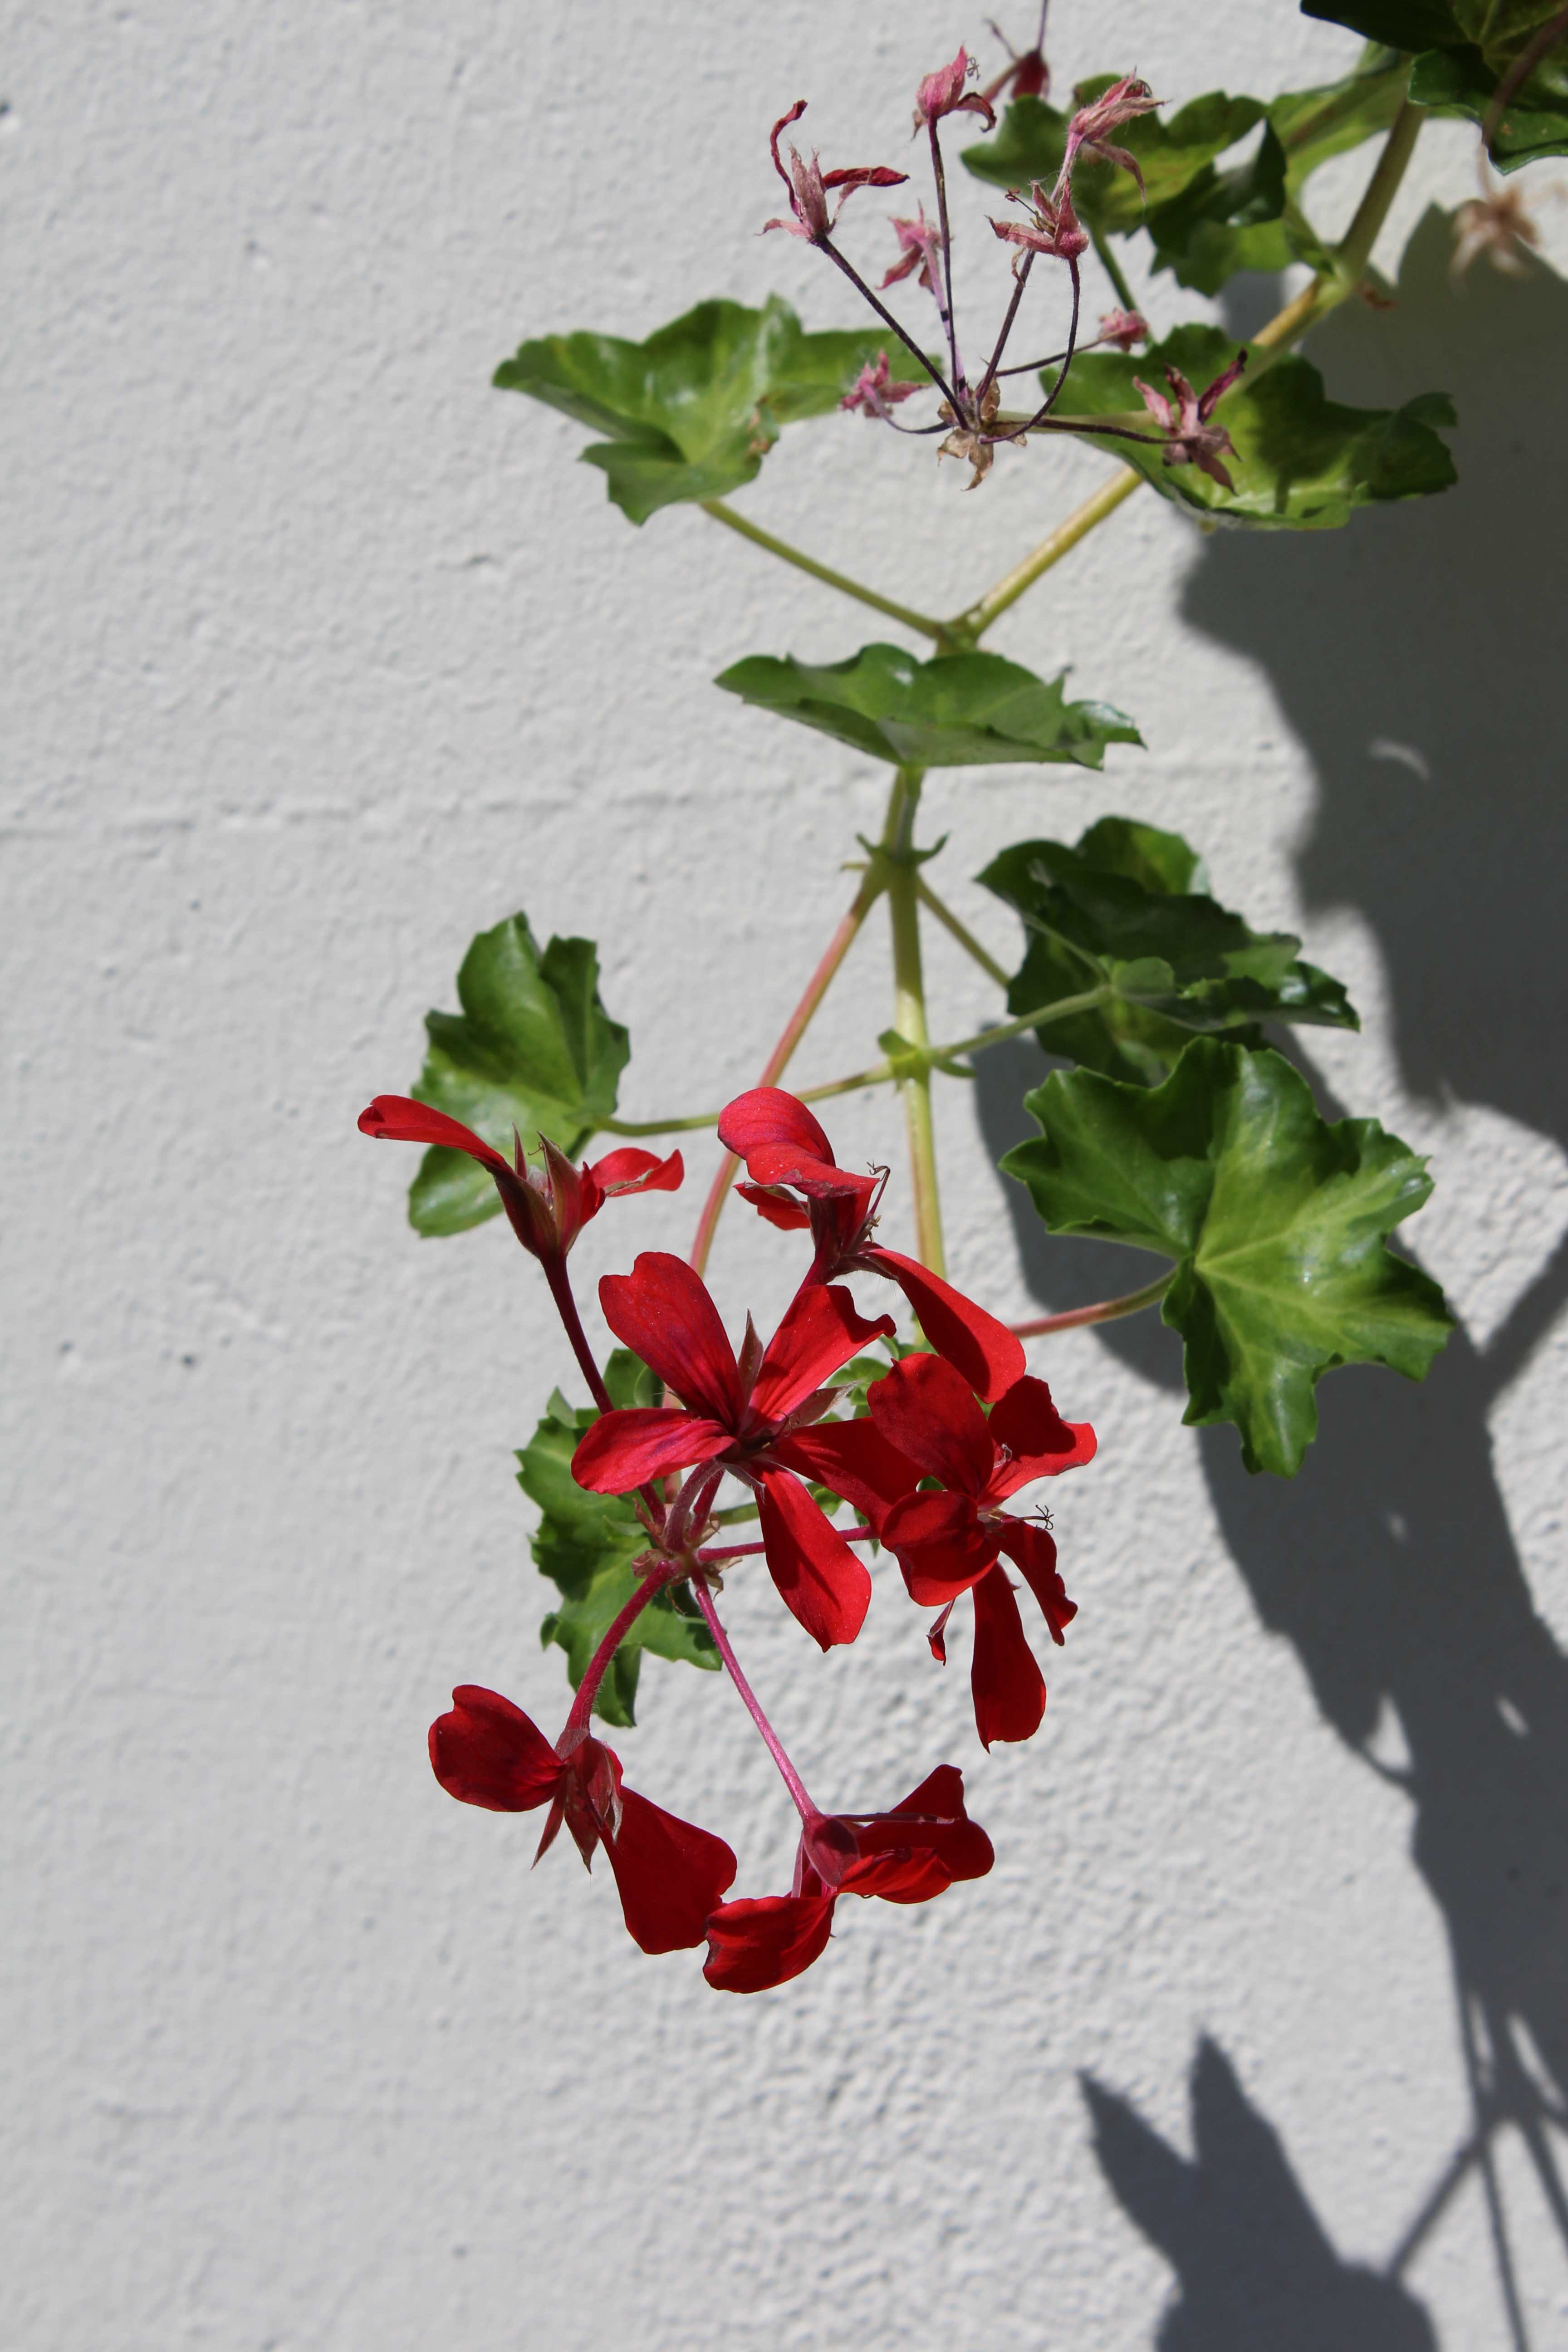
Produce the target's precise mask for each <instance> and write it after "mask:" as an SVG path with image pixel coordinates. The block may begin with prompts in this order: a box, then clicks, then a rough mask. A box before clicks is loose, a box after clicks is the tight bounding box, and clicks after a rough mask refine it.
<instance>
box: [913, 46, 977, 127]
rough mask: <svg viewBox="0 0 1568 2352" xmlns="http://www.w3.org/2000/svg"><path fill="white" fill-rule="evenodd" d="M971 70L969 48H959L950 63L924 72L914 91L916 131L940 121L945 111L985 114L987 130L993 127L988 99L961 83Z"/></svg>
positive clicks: (946, 112) (964, 82)
mask: <svg viewBox="0 0 1568 2352" xmlns="http://www.w3.org/2000/svg"><path fill="white" fill-rule="evenodd" d="M973 71H974V68H973V64H972V63H971V61H970V58H969V52H968V51H967V49H960V51H959V53H958V55H957V56H956V57H955V58H954V59H953V60H952V64H951V65H950V66H939V67H938V68H937V70H936V72H935V73H929V74H927V76H926V78H925V79H924V81H922V82H921V86H920V89H918V91H917V92H916V93H915V129H916V130H917V131H923V130H925V128H926V127H927V125H928V124H929V123H932V122H940V121H942V116H943V115H944V114H980V115H984V118H985V128H986V129H987V131H994V129H995V128H996V110H995V109H994V106H993V105H992V103H991V100H989V99H988V98H987V97H985V96H984V93H983V92H982V91H980V90H977V89H965V87H964V85H965V84H966V82H967V81H968V79H969V77H970V75H971V74H972V73H973Z"/></svg>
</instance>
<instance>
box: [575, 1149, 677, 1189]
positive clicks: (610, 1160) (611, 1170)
mask: <svg viewBox="0 0 1568 2352" xmlns="http://www.w3.org/2000/svg"><path fill="white" fill-rule="evenodd" d="M585 1173H586V1174H588V1175H590V1176H592V1178H593V1179H594V1181H595V1183H596V1184H597V1186H598V1187H599V1190H600V1192H679V1189H680V1186H681V1183H682V1181H684V1178H685V1175H686V1162H685V1161H684V1160H682V1158H681V1156H680V1154H679V1151H672V1152H671V1153H670V1155H669V1157H668V1160H660V1159H659V1157H658V1154H657V1152H652V1151H633V1150H626V1151H606V1152H605V1157H604V1158H603V1160H595V1162H594V1164H593V1166H592V1167H591V1168H589V1169H588V1170H586V1171H585Z"/></svg>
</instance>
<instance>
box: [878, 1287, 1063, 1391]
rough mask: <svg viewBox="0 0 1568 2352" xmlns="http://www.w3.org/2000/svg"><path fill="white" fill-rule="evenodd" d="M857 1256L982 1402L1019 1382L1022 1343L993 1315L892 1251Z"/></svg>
mask: <svg viewBox="0 0 1568 2352" xmlns="http://www.w3.org/2000/svg"><path fill="white" fill-rule="evenodd" d="M863 1255H864V1257H865V1261H866V1264H867V1265H871V1266H875V1267H876V1268H877V1269H878V1271H879V1273H882V1274H885V1275H888V1276H889V1277H890V1278H891V1280H893V1281H894V1282H896V1283H897V1284H898V1286H899V1287H900V1290H901V1291H902V1292H903V1294H904V1297H906V1298H907V1299H908V1300H909V1302H910V1306H911V1307H913V1308H914V1310H915V1313H916V1314H917V1315H918V1316H919V1317H920V1319H921V1330H922V1331H923V1332H924V1333H925V1335H926V1338H927V1339H929V1340H930V1341H931V1346H932V1347H933V1348H934V1349H936V1351H937V1353H938V1355H940V1356H945V1357H946V1359H947V1360H948V1362H949V1363H950V1364H952V1365H953V1366H955V1367H956V1369H957V1370H959V1371H961V1372H962V1373H963V1377H964V1379H965V1380H966V1381H968V1382H969V1385H970V1387H971V1388H972V1389H973V1391H974V1392H975V1394H976V1395H977V1396H982V1397H984V1400H985V1402H986V1403H987V1404H994V1403H995V1402H996V1400H997V1398H998V1397H1000V1396H1005V1394H1006V1392H1007V1391H1008V1390H1009V1389H1010V1388H1011V1387H1012V1385H1013V1383H1014V1381H1017V1380H1021V1379H1022V1378H1023V1373H1024V1348H1023V1342H1022V1341H1021V1340H1020V1339H1017V1338H1016V1335H1015V1334H1014V1333H1013V1332H1011V1331H1009V1330H1008V1328H1007V1326H1006V1325H1005V1323H998V1321H997V1320H996V1318H995V1317H994V1315H987V1313H986V1312H985V1309H984V1307H976V1305H975V1304H974V1301H973V1298H965V1297H964V1296H963V1292H962V1291H960V1290H954V1289H953V1288H952V1285H951V1284H950V1283H946V1282H942V1281H941V1280H939V1278H938V1277H937V1276H935V1275H934V1274H931V1273H929V1272H928V1271H927V1269H926V1268H925V1267H924V1266H923V1265H917V1264H916V1263H915V1260H914V1259H913V1258H912V1257H901V1256H900V1255H899V1253H898V1251H897V1250H888V1249H868V1250H867V1251H865V1252H864V1253H863Z"/></svg>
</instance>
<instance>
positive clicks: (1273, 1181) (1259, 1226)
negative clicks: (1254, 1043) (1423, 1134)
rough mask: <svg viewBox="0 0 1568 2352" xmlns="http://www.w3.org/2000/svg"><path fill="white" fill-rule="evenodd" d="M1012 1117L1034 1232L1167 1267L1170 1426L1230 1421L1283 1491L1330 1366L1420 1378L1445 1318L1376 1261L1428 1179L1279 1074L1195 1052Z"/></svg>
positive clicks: (1244, 1059)
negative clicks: (1176, 1369)
mask: <svg viewBox="0 0 1568 2352" xmlns="http://www.w3.org/2000/svg"><path fill="white" fill-rule="evenodd" d="M1026 1104H1027V1108H1028V1109H1029V1111H1030V1112H1031V1113H1032V1114H1033V1116H1034V1117H1035V1118H1037V1120H1038V1121H1039V1124H1040V1126H1041V1128H1042V1129H1043V1130H1044V1132H1043V1134H1042V1135H1041V1136H1040V1137H1039V1138H1038V1139H1037V1140H1035V1141H1033V1142H1029V1143H1021V1144H1019V1145H1017V1146H1016V1148H1015V1150H1012V1151H1009V1152H1008V1153H1007V1154H1006V1156H1005V1159H1004V1160H1003V1161H1002V1165H1003V1167H1004V1169H1005V1171H1007V1173H1008V1174H1009V1175H1012V1176H1016V1177H1017V1178H1018V1179H1019V1181H1021V1182H1022V1183H1024V1184H1026V1186H1027V1187H1028V1191H1029V1194H1030V1197H1031V1199H1032V1200H1033V1202H1034V1203H1035V1206H1036V1208H1037V1210H1038V1212H1039V1213H1040V1215H1041V1217H1042V1218H1043V1219H1044V1221H1045V1223H1046V1224H1047V1226H1048V1227H1049V1229H1050V1230H1051V1232H1052V1233H1054V1234H1085V1235H1090V1236H1092V1237H1094V1238H1095V1239H1097V1240H1100V1241H1111V1242H1123V1243H1126V1244H1129V1245H1130V1246H1131V1248H1134V1249H1143V1250H1151V1251H1153V1252H1155V1253H1156V1254H1157V1255H1160V1256H1163V1257H1166V1258H1170V1259H1172V1260H1173V1261H1174V1264H1175V1268H1176V1273H1175V1279H1174V1280H1173V1283H1172V1285H1171V1287H1170V1289H1169V1290H1168V1291H1167V1292H1166V1294H1165V1298H1164V1303H1163V1309H1162V1312H1163V1316H1164V1319H1165V1321H1166V1322H1167V1323H1169V1324H1171V1325H1173V1327H1174V1328H1175V1329H1176V1330H1178V1331H1179V1332H1180V1333H1181V1335H1182V1338H1183V1340H1184V1368H1185V1371H1186V1380H1187V1389H1188V1394H1189V1399H1190V1402H1189V1403H1188V1406H1187V1412H1186V1416H1185V1418H1186V1420H1187V1421H1188V1422H1189V1423H1210V1422H1221V1421H1230V1422H1234V1423H1236V1425H1237V1429H1238V1430H1239V1431H1240V1433H1241V1445H1242V1456H1243V1459H1244V1461H1245V1462H1246V1464H1247V1468H1248V1469H1249V1470H1254V1471H1257V1470H1268V1471H1272V1472H1274V1473H1275V1474H1276V1475H1279V1476H1281V1477H1291V1476H1293V1475H1294V1474H1295V1473H1296V1471H1297V1470H1298V1469H1299V1468H1300V1465H1301V1460H1302V1457H1303V1455H1304V1454H1305V1453H1306V1450H1307V1447H1308V1446H1309V1445H1310V1444H1311V1442H1312V1439H1313V1438H1314V1436H1315V1435H1316V1434H1317V1425H1318V1408H1317V1399H1316V1396H1315V1394H1314V1390H1315V1387H1316V1384H1317V1382H1318V1381H1319V1380H1320V1379H1321V1376H1322V1374H1323V1373H1324V1372H1326V1371H1330V1370H1332V1369H1333V1368H1334V1367H1335V1366H1336V1365H1339V1364H1360V1363H1379V1364H1386V1365H1388V1366H1389V1367H1390V1368H1391V1369H1392V1370H1394V1371H1397V1372H1403V1373H1404V1374H1405V1377H1406V1378H1407V1379H1410V1380H1422V1379H1424V1378H1425V1377H1426V1372H1427V1371H1428V1370H1430V1368H1431V1364H1432V1360H1433V1358H1434V1357H1435V1356H1436V1353H1437V1351H1438V1349H1440V1348H1441V1347H1442V1346H1443V1344H1444V1342H1445V1340H1446V1339H1447V1335H1448V1332H1449V1330H1450V1328H1452V1325H1451V1318H1450V1317H1449V1315H1448V1313H1447V1308H1446V1307H1445V1306H1444V1304H1443V1295H1442V1292H1441V1291H1440V1290H1439V1289H1438V1287H1437V1286H1436V1283H1435V1282H1433V1281H1432V1280H1431V1278H1430V1276H1427V1275H1425V1274H1423V1273H1422V1272H1421V1271H1420V1269H1419V1268H1418V1267H1416V1266H1414V1265H1410V1264H1408V1263H1407V1262H1406V1261H1405V1259H1403V1258H1397V1257H1394V1255H1392V1254H1391V1252H1390V1251H1389V1250H1388V1249H1387V1248H1386V1247H1385V1245H1384V1242H1385V1236H1386V1235H1387V1234H1390V1233H1391V1232H1392V1231H1393V1229H1394V1226H1395V1225H1397V1224H1398V1223H1401V1221H1402V1220H1403V1219H1404V1218H1405V1217H1408V1216H1409V1215H1411V1214H1412V1213H1413V1212H1414V1211H1415V1210H1416V1209H1418V1208H1420V1206H1421V1204H1422V1202H1424V1201H1425V1200H1426V1196H1427V1194H1428V1192H1430V1190H1431V1182H1430V1179H1429V1178H1428V1177H1427V1175H1426V1162H1425V1161H1424V1160H1420V1159H1418V1158H1417V1157H1416V1156H1415V1153H1413V1152H1412V1151H1410V1150H1408V1149H1407V1147H1406V1146H1405V1144H1403V1143H1401V1142H1400V1141H1399V1140H1398V1139H1397V1138H1395V1137H1394V1136H1392V1135H1387V1134H1385V1133H1384V1130H1383V1129H1382V1128H1381V1127H1380V1126H1379V1125H1378V1124H1377V1122H1376V1120H1375V1119H1364V1118H1362V1119H1357V1118H1347V1119H1342V1120H1341V1121H1340V1122H1339V1123H1338V1125H1336V1126H1330V1125H1329V1123H1328V1122H1327V1121H1326V1120H1325V1119H1323V1118H1321V1117H1320V1115H1319V1112H1318V1109H1317V1106H1316V1105H1315V1104H1314V1102H1313V1100H1312V1095H1311V1089H1310V1087H1308V1085H1307V1082H1306V1080H1305V1079H1304V1078H1303V1077H1302V1076H1300V1072H1299V1071H1297V1070H1295V1069H1293V1068H1292V1067H1291V1066H1290V1064H1289V1062H1287V1061H1286V1060H1285V1059H1284V1058H1283V1056H1282V1055H1279V1054H1276V1053H1273V1052H1270V1051H1265V1052H1262V1053H1248V1052H1247V1051H1246V1050H1245V1049H1244V1048H1243V1047H1242V1046H1239V1045H1224V1044H1221V1043H1220V1042H1219V1040H1218V1039H1216V1038H1212V1037H1202V1038H1198V1039H1195V1040H1194V1043H1193V1044H1192V1045H1189V1046H1188V1047H1187V1049H1186V1052H1185V1053H1184V1055H1183V1056H1182V1058H1181V1060H1180V1062H1178V1064H1177V1065H1176V1067H1175V1069H1174V1070H1173V1072H1172V1074H1171V1076H1169V1077H1168V1078H1167V1079H1166V1080H1165V1082H1164V1084H1163V1086H1161V1087H1152V1088H1147V1087H1131V1086H1121V1085H1118V1084H1117V1083H1116V1082H1115V1081H1114V1080H1113V1079H1110V1078H1104V1077H1100V1076H1098V1075H1097V1074H1096V1073H1094V1072H1092V1071H1089V1070H1073V1071H1070V1072H1065V1073H1058V1074H1056V1075H1055V1076H1051V1077H1049V1078H1047V1080H1046V1082H1045V1084H1044V1086H1042V1087H1037V1089H1036V1091H1035V1092H1034V1093H1033V1094H1031V1095H1029V1096H1028V1097H1026Z"/></svg>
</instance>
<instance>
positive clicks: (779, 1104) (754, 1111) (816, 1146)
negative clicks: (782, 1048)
mask: <svg viewBox="0 0 1568 2352" xmlns="http://www.w3.org/2000/svg"><path fill="white" fill-rule="evenodd" d="M719 1140H720V1142H721V1143H722V1144H724V1145H726V1146H727V1147H728V1149H729V1150H731V1151H733V1152H735V1153H736V1154H738V1156H739V1157H740V1158H741V1159H742V1160H744V1161H745V1163H746V1173H747V1175H748V1176H750V1177H751V1178H752V1181H753V1182H754V1183H757V1184H794V1185H795V1186H797V1187H798V1189H799V1190H800V1191H801V1192H809V1193H811V1194H813V1195H815V1196H818V1197H820V1196H823V1195H826V1196H828V1197H832V1196H835V1195H837V1194H839V1193H853V1194H855V1195H857V1196H858V1197H861V1198H868V1197H869V1195H870V1194H871V1193H872V1192H875V1191H876V1189H877V1180H876V1178H875V1177H873V1176H853V1175H851V1174H850V1173H849V1171H847V1169H844V1168H840V1167H839V1166H838V1164H837V1161H836V1160H835V1159H834V1157H833V1146H832V1145H831V1143H829V1141H828V1140H827V1138H826V1135H825V1134H824V1132H823V1130H822V1129H821V1128H820V1127H819V1126H818V1124H817V1122H816V1119H815V1118H813V1117H812V1115H811V1113H810V1111H808V1110H807V1108H806V1107H805V1104H804V1103H803V1102H797V1101H796V1100H795V1097H794V1095H791V1094H786V1093H785V1092H784V1088H783V1087H752V1090H751V1092H750V1094H744V1095H738V1096H737V1097H736V1098H735V1100H734V1101H733V1102H732V1103H728V1104H726V1105H725V1108H724V1109H723V1110H722V1111H721V1114H720V1118H719Z"/></svg>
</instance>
